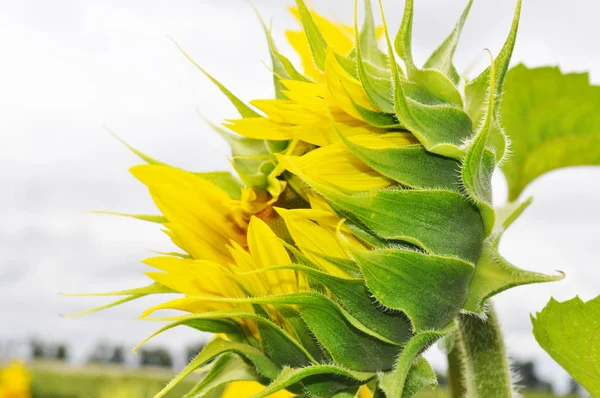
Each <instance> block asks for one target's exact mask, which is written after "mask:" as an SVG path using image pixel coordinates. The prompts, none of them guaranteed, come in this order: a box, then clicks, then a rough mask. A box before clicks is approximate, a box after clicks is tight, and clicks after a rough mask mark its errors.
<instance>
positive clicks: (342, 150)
mask: <svg viewBox="0 0 600 398" xmlns="http://www.w3.org/2000/svg"><path fill="white" fill-rule="evenodd" d="M277 159H278V160H279V163H280V164H281V165H283V167H285V168H286V169H287V170H288V171H290V172H291V173H293V174H296V175H297V176H298V177H300V178H302V179H304V180H305V181H306V182H307V183H309V184H310V182H311V181H314V182H318V183H321V184H327V185H333V186H335V187H338V188H341V189H344V190H350V191H370V190H373V189H380V188H384V187H387V186H389V185H391V184H393V181H391V180H389V179H388V178H385V177H384V176H382V175H381V174H379V173H378V172H376V171H375V170H373V169H371V168H370V167H369V166H367V165H366V164H365V163H364V162H362V161H361V160H359V159H358V158H357V157H356V156H354V155H353V154H352V153H351V152H350V150H349V149H348V148H347V147H346V146H345V145H344V144H343V143H341V142H338V143H336V144H331V145H327V146H324V147H321V148H318V149H315V150H314V151H311V152H309V153H307V154H306V155H303V156H285V155H279V156H278V157H277Z"/></svg>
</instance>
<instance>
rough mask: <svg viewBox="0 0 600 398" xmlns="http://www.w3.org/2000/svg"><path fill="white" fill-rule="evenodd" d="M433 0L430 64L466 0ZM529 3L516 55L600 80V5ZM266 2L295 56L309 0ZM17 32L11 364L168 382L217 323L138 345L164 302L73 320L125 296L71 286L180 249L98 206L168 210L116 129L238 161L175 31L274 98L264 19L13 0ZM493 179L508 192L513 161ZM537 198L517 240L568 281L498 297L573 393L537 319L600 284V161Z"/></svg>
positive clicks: (224, 2) (464, 56) (261, 0)
mask: <svg viewBox="0 0 600 398" xmlns="http://www.w3.org/2000/svg"><path fill="white" fill-rule="evenodd" d="M416 3H417V4H416V6H415V8H416V10H415V11H416V14H415V18H416V19H415V24H414V29H415V31H414V35H413V36H414V40H415V42H414V44H413V51H415V57H416V59H417V60H418V61H420V62H423V61H424V60H425V59H426V57H427V55H428V54H429V53H430V52H431V51H432V50H433V49H434V48H435V47H436V46H437V45H438V44H439V43H440V42H441V41H442V40H443V39H444V38H445V36H446V35H447V34H448V33H449V32H450V30H451V29H452V27H453V25H454V23H455V21H456V18H458V16H459V14H460V13H461V12H462V9H463V7H464V5H465V3H466V0H420V1H418V2H416ZM514 3H515V2H514V1H491V0H479V1H475V4H474V5H473V8H472V11H471V15H470V18H469V20H468V22H467V24H466V26H465V30H464V32H463V35H462V40H461V44H460V46H459V48H458V51H457V55H456V64H457V67H458V70H459V71H461V72H466V71H469V70H470V71H471V73H470V75H471V76H474V75H476V74H478V72H479V71H480V70H481V69H482V68H483V67H484V66H485V63H486V62H487V61H488V59H489V58H488V56H487V53H485V52H484V48H490V49H491V50H492V52H494V53H497V52H498V51H499V49H500V47H501V46H502V43H503V41H504V39H505V37H506V35H507V33H508V30H509V27H510V22H511V19H512V15H513V11H514ZM524 3H525V4H524V8H523V14H522V21H521V28H520V33H519V38H518V41H517V46H516V50H515V55H514V57H513V61H514V64H517V63H519V62H524V63H525V64H526V65H527V66H530V67H533V66H541V65H559V66H560V67H561V69H562V70H563V71H566V72H571V71H589V72H590V73H591V80H592V81H593V82H594V83H596V84H598V83H600V56H599V54H600V42H599V41H598V40H597V38H598V37H600V25H598V24H597V20H596V18H597V16H598V15H600V3H598V2H597V1H595V0H572V1H569V2H565V1H561V0H526V1H525V2H524ZM253 4H254V5H255V6H256V7H257V8H258V10H259V11H260V13H261V14H262V16H263V18H265V19H266V20H267V21H269V20H272V21H273V32H274V36H275V39H276V42H277V45H278V47H279V48H280V49H281V50H283V52H284V53H286V55H288V56H289V57H290V58H291V59H293V60H296V58H295V57H294V54H293V53H292V52H291V49H290V47H289V46H288V45H287V43H286V42H285V39H284V36H283V32H284V30H285V29H286V28H294V29H295V28H297V27H298V25H297V23H296V21H295V20H294V19H293V17H292V16H291V14H290V13H289V12H288V10H287V7H288V6H290V5H293V1H292V0H286V1H279V0H254V1H253ZM313 6H315V8H316V9H317V10H318V11H319V12H321V13H323V14H325V15H326V16H328V17H332V18H335V19H338V20H342V21H345V22H347V23H351V21H352V10H353V5H352V2H351V1H350V0H319V1H317V0H314V1H313ZM384 6H385V9H386V16H387V18H388V23H389V25H390V26H391V27H392V29H393V30H395V29H396V28H397V27H398V26H399V23H400V19H401V16H402V10H403V6H404V4H403V2H402V1H396V0H384ZM0 37H1V38H2V39H0V54H1V57H2V61H1V62H0V107H1V109H0V183H1V187H2V188H1V189H0V219H1V220H2V227H1V228H0V362H2V361H6V360H9V359H10V358H17V357H18V358H24V359H32V358H36V359H37V362H35V363H38V364H39V363H41V364H44V363H45V364H50V365H47V366H46V367H44V366H42V365H37V366H38V368H39V369H42V370H43V369H45V371H48V372H50V370H52V369H54V370H56V369H58V368H57V366H58V365H56V361H63V362H64V365H62V366H64V369H66V370H65V371H69V372H76V371H82V370H81V369H79V370H77V369H78V368H76V367H74V366H82V365H84V364H86V363H89V362H90V361H91V362H95V363H100V364H106V363H113V364H123V363H124V364H125V365H126V366H128V367H130V368H132V369H137V368H138V367H139V366H140V365H142V364H143V365H153V366H157V365H159V366H164V367H165V368H166V370H164V371H158V370H156V369H154V370H153V371H154V372H158V374H159V376H157V377H159V378H164V379H168V377H169V376H170V374H171V373H170V370H169V369H178V368H181V367H182V366H183V365H184V364H185V363H186V361H187V358H188V356H189V355H192V354H193V353H195V350H197V349H198V346H199V345H201V344H202V343H203V342H205V341H206V340H207V339H208V338H209V336H202V335H199V334H198V333H197V332H194V331H192V330H186V329H183V328H182V329H175V330H172V331H171V332H169V333H166V334H164V335H161V336H159V337H157V338H156V339H154V340H153V341H151V342H150V343H149V344H148V346H147V352H142V353H140V354H138V355H137V356H135V355H132V354H131V353H130V349H131V348H132V347H133V346H134V345H135V344H137V343H138V342H139V341H140V340H142V339H143V338H145V337H146V336H147V335H149V334H150V333H152V332H153V331H154V330H156V328H157V324H155V323H152V322H148V321H139V320H135V319H134V318H135V317H136V316H138V315H139V314H140V313H141V311H142V310H143V309H144V308H147V307H149V306H151V305H152V304H154V303H153V302H152V300H140V301H137V302H133V303H130V304H126V305H123V306H120V307H117V308H115V309H110V310H108V311H105V312H100V313H95V314H91V315H88V316H85V317H81V318H65V317H64V316H63V314H69V313H73V312H77V311H82V310H85V309H88V308H92V307H94V306H97V305H101V304H104V303H107V302H108V301H107V300H106V299H95V298H72V297H63V296H61V295H59V292H68V293H86V292H98V291H110V290H118V289H121V288H130V287H137V286H144V285H145V284H147V279H146V277H145V276H144V275H143V272H144V271H146V266H144V265H143V264H141V263H140V260H142V259H144V258H145V257H148V256H150V253H149V252H148V250H159V251H169V250H170V249H171V247H170V241H169V240H168V238H167V237H166V236H164V234H163V233H162V232H160V229H159V228H158V227H156V226H154V225H149V224H145V223H142V222H139V221H135V220H130V219H122V218H118V217H111V216H102V215H92V214H86V211H88V210H109V211H120V212H130V213H149V214H152V213H154V212H155V210H154V209H155V208H154V205H153V204H152V202H151V200H150V198H149V196H148V195H147V191H146V189H145V188H144V187H143V186H142V185H141V184H139V183H138V182H137V181H136V180H134V179H133V178H132V177H131V176H130V175H129V174H128V172H127V169H128V168H129V167H130V166H132V165H134V164H136V163H138V159H137V158H136V157H135V156H134V155H133V154H132V153H131V152H129V151H128V150H127V149H126V148H125V147H124V146H123V145H121V144H120V143H119V142H118V141H116V140H115V139H114V138H113V137H111V135H110V134H109V133H108V131H107V129H110V130H111V131H113V132H115V133H116V134H117V135H119V136H120V137H122V138H123V139H124V140H125V141H127V142H128V143H130V144H132V145H133V146H135V147H136V148H138V149H140V150H141V151H143V152H145V153H147V154H149V155H151V156H153V157H155V158H158V159H160V160H162V161H164V162H166V163H169V164H173V165H177V166H180V167H183V168H186V169H189V170H193V171H212V170H221V169H229V167H230V166H229V162H228V160H227V155H228V147H227V145H226V144H225V143H224V142H223V141H222V140H221V139H220V138H219V137H217V136H216V135H215V134H213V133H212V132H211V130H210V128H209V127H208V126H207V125H206V124H205V122H204V121H203V120H202V118H201V117H200V116H199V115H198V114H197V110H199V111H200V112H201V113H202V114H203V115H204V116H206V117H207V118H209V119H210V120H212V121H214V122H220V121H222V120H223V119H225V118H230V117H235V116H236V113H235V110H234V109H233V108H232V106H230V104H229V103H228V101H227V99H226V98H225V97H223V96H222V95H221V93H220V92H219V91H218V89H217V88H216V87H214V86H213V85H212V84H211V83H210V82H209V81H208V80H207V79H206V78H205V77H204V76H203V75H202V74H201V73H200V72H199V71H198V70H197V69H195V67H194V66H193V65H192V64H191V63H189V62H188V61H187V60H185V59H184V57H183V56H182V55H181V54H180V53H179V51H178V50H177V49H176V47H175V46H174V45H173V43H172V42H171V41H170V40H169V37H172V38H173V39H175V40H176V41H177V42H178V43H179V44H180V45H181V46H182V47H183V48H184V49H185V50H186V51H187V52H188V54H189V55H190V56H191V57H192V58H194V59H195V60H196V61H197V62H198V63H199V64H201V65H202V66H203V67H205V68H206V69H207V70H208V71H209V72H211V73H212V74H213V75H214V76H215V77H216V78H217V79H219V80H220V81H221V82H223V83H224V84H225V85H226V86H227V87H228V88H230V89H231V90H232V91H233V92H235V93H236V94H237V95H238V96H240V97H241V98H242V99H244V100H251V99H254V98H271V97H272V92H273V88H272V79H271V73H270V72H269V70H268V69H267V67H265V65H264V64H263V61H264V62H268V60H269V54H268V48H267V45H266V40H265V38H264V35H263V32H262V29H261V27H260V23H259V21H258V19H257V18H256V16H255V15H254V12H253V10H252V8H251V5H250V3H249V2H248V1H246V0H221V1H219V2H216V1H209V0H195V1H166V0H162V1H161V0H144V1H142V0H129V1H116V0H114V1H109V0H104V1H99V0H98V1H93V0H78V1H75V0H71V1H68V0H54V1H52V2H47V1H42V0H37V1H36V0H0ZM540 111H542V112H543V110H540ZM494 184H495V186H494V188H495V195H496V196H495V201H496V203H497V204H501V203H503V202H504V201H505V198H506V187H505V182H504V179H503V177H502V175H497V176H495V179H494ZM525 195H534V196H535V198H536V199H535V202H534V205H533V206H532V207H531V208H530V209H529V210H528V211H527V212H526V213H525V214H524V216H523V217H522V218H520V219H519V221H518V222H517V223H516V224H515V225H514V226H513V227H512V228H511V229H510V231H509V232H508V233H507V234H506V236H505V239H504V241H503V244H502V252H503V253H504V254H505V256H506V257H507V258H508V259H509V260H511V261H512V262H513V263H515V264H517V265H519V266H521V267H523V268H527V269H530V270H535V271H540V272H545V273H554V272H555V270H562V271H564V272H566V273H567V278H566V279H565V280H564V281H562V282H558V283H553V284H545V285H534V286H526V287H521V288H516V289H513V290H510V291H508V292H505V293H503V294H501V295H500V296H499V297H498V298H497V299H496V300H495V302H496V307H497V309H498V311H499V313H500V317H501V321H502V324H503V327H504V331H505V335H506V341H507V344H508V347H509V350H510V354H511V356H512V357H513V358H514V359H515V361H517V362H519V363H521V365H520V366H521V374H522V375H523V379H524V380H526V379H527V378H528V377H529V376H527V375H528V374H531V375H533V376H531V377H532V380H533V379H539V380H545V381H546V382H549V383H551V384H552V387H553V388H554V389H555V391H556V392H557V393H564V392H567V391H569V389H570V388H571V385H570V381H569V378H568V375H567V374H566V373H565V372H564V371H563V370H561V368H560V367H559V366H558V365H556V364H555V363H554V362H553V361H552V359H551V358H550V357H549V356H548V355H547V354H546V353H545V352H544V351H543V350H542V349H541V348H540V347H539V346H538V345H537V343H536V342H535V340H534V338H533V335H532V334H531V323H530V320H529V316H530V314H532V313H534V312H535V311H539V310H541V309H542V308H543V307H544V305H545V304H546V303H547V302H548V300H549V298H550V297H551V296H553V297H555V298H556V299H558V300H564V299H569V298H572V297H574V296H575V295H577V294H578V295H580V297H582V298H583V299H584V300H588V299H591V298H593V297H595V296H597V295H598V294H600V289H599V288H598V286H599V283H598V281H599V280H600V267H598V263H597V262H598V258H600V245H599V244H598V233H599V232H600V231H599V226H600V210H599V208H598V203H599V200H600V168H591V167H590V168H583V167H582V168H578V169H566V170H561V171H558V172H554V173H551V174H550V175H546V176H544V177H542V178H540V179H539V180H537V181H536V182H534V183H533V184H532V185H531V186H530V188H529V189H528V191H527V192H526V194H525ZM427 355H428V357H429V358H430V359H431V360H432V363H433V365H434V367H435V368H436V369H439V370H440V371H443V370H444V369H445V366H446V364H445V359H444V354H443V353H442V352H441V351H439V350H438V349H432V350H431V351H430V352H428V354H427ZM527 362H530V363H529V364H527ZM32 366H33V365H32ZM94 366H99V365H94ZM34 368H35V366H34ZM49 369H50V370H49ZM40 372H41V371H40ZM132 372H138V373H139V372H141V371H140V370H132ZM147 372H148V371H145V373H147ZM165 372H166V373H165ZM53 377H54V376H53ZM56 377H58V376H56ZM56 377H54V379H56ZM90 377H91V376H90ZM94 377H96V376H94ZM98 377H99V376H98ZM160 380H161V381H159V382H158V384H159V385H160V383H162V382H163V381H162V379H160ZM532 383H533V382H532ZM540 383H542V384H540V386H542V387H544V384H543V383H544V382H543V381H540ZM146 386H147V385H146ZM132 388H133V387H132ZM135 388H137V387H135ZM546 388H548V386H547V385H546ZM153 391H154V392H155V391H156V389H155V390H153ZM133 394H134V393H130V394H125V395H123V396H132V397H133V396H135V395H133ZM140 394H141V395H139V396H146V395H144V394H146V393H145V392H142V393H140ZM148 394H149V393H148ZM57 396H58V395H57ZM71 396H74V397H75V396H78V395H71ZM85 396H88V395H85ZM107 396H116V395H115V393H111V392H110V391H109V393H108V395H107ZM175 396H177V395H175Z"/></svg>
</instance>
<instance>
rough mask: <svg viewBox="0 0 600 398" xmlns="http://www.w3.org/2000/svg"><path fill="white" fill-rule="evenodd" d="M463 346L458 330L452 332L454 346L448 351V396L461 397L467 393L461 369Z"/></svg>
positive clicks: (463, 354) (463, 353)
mask: <svg viewBox="0 0 600 398" xmlns="http://www.w3.org/2000/svg"><path fill="white" fill-rule="evenodd" d="M464 356H465V348H464V346H463V343H462V340H461V339H460V335H459V333H458V332H456V333H455V334H454V346H453V347H452V350H451V351H450V352H448V388H449V393H450V398H463V397H464V396H466V395H467V385H466V379H465V374H464V370H463V361H464Z"/></svg>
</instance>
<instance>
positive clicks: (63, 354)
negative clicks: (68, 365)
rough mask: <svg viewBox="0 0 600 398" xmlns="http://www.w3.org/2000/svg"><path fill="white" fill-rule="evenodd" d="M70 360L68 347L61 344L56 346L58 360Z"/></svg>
mask: <svg viewBox="0 0 600 398" xmlns="http://www.w3.org/2000/svg"><path fill="white" fill-rule="evenodd" d="M67 358H68V351H67V346H66V345H64V344H59V345H57V346H56V359H58V360H60V361H66V360H67Z"/></svg>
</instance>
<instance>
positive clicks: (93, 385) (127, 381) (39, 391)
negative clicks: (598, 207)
mask: <svg viewBox="0 0 600 398" xmlns="http://www.w3.org/2000/svg"><path fill="white" fill-rule="evenodd" d="M30 369H31V373H32V388H33V398H151V397H152V396H153V395H154V394H156V393H157V392H158V391H160V390H161V388H162V387H163V386H164V385H165V384H166V383H167V382H168V381H169V380H170V378H171V377H172V376H173V374H172V373H171V372H169V371H166V370H162V369H142V370H126V369H123V368H121V367H111V366H89V367H85V368H70V367H66V366H64V365H62V364H56V363H46V364H33V365H31V366H30ZM195 381H197V377H196V378H195V379H194V377H193V376H192V377H190V378H188V380H186V381H184V382H182V383H180V384H179V385H177V386H176V387H175V388H174V389H173V390H172V391H171V392H170V393H169V394H167V395H166V397H167V398H179V397H182V396H183V395H184V394H185V393H186V392H187V391H189V390H190V389H191V388H192V386H193V385H194V383H195ZM522 396H523V397H524V398H553V397H554V395H548V394H544V393H536V392H529V391H523V392H522ZM417 397H418V398H446V397H447V394H446V393H445V391H444V390H443V389H442V388H439V389H437V390H436V391H424V392H422V393H421V394H419V395H418V396H417ZM240 398H243V397H240ZM567 398H576V396H567Z"/></svg>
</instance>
